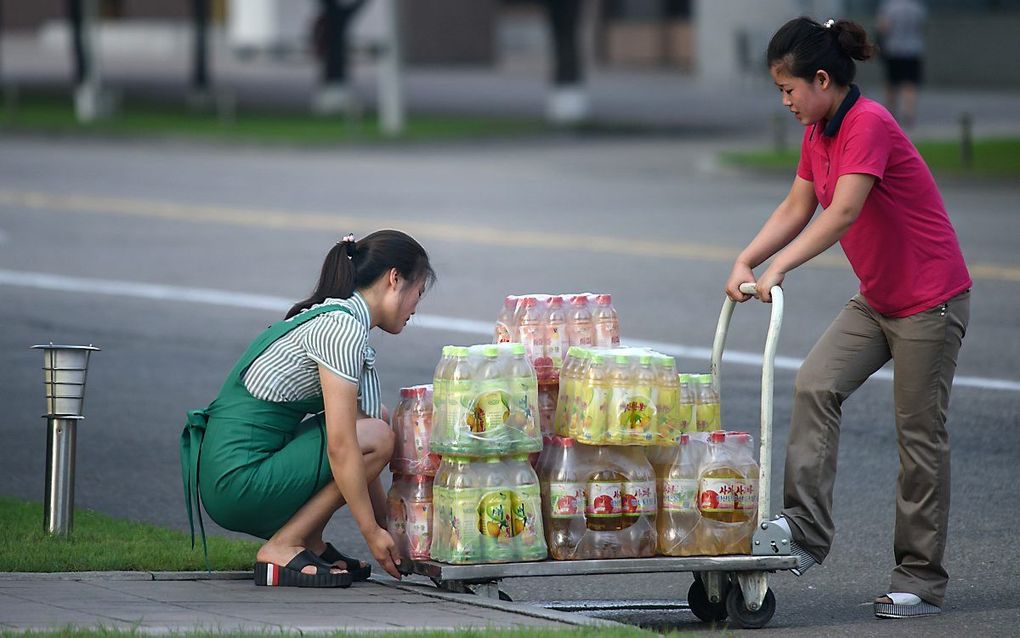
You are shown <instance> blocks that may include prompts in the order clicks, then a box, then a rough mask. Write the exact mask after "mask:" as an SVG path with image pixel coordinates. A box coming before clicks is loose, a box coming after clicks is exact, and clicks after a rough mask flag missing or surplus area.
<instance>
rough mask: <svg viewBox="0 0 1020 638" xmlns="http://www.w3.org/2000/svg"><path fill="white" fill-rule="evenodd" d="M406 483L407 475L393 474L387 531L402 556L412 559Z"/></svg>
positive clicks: (388, 505)
mask: <svg viewBox="0 0 1020 638" xmlns="http://www.w3.org/2000/svg"><path fill="white" fill-rule="evenodd" d="M406 483H407V481H406V476H405V475H403V474H394V475H393V483H391V484H390V490H389V492H387V494H386V531H388V532H389V533H390V536H392V537H393V542H394V543H395V544H396V546H397V553H398V554H399V555H400V557H401V558H407V559H410V557H411V552H410V548H409V545H408V540H407V507H406V505H405V496H406V492H407V489H406Z"/></svg>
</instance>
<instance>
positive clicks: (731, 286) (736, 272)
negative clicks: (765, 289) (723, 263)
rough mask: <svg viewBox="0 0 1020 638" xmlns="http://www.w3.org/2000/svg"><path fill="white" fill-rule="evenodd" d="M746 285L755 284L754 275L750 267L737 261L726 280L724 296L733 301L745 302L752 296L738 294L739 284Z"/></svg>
mask: <svg viewBox="0 0 1020 638" xmlns="http://www.w3.org/2000/svg"><path fill="white" fill-rule="evenodd" d="M746 283H752V284H753V283H755V278H754V273H753V272H752V271H751V267H750V266H748V265H747V264H745V263H742V262H739V261H738V262H736V263H735V264H733V271H732V272H730V277H729V279H727V280H726V296H727V297H729V298H730V299H732V300H733V301H740V302H743V301H747V300H748V299H750V298H751V297H752V295H748V294H745V293H742V292H740V284H746Z"/></svg>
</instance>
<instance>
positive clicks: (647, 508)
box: [622, 481, 655, 516]
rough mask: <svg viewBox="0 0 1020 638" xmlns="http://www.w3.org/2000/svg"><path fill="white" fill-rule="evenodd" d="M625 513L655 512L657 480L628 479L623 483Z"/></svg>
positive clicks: (634, 514)
mask: <svg viewBox="0 0 1020 638" xmlns="http://www.w3.org/2000/svg"><path fill="white" fill-rule="evenodd" d="M622 505H623V513H624V514H625V515H627V516H641V515H643V514H654V513H655V481H627V482H626V483H624V484H623V497H622Z"/></svg>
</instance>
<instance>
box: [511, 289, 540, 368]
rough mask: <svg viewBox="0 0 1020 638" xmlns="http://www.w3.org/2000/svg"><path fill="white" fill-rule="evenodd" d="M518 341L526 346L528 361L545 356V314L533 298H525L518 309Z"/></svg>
mask: <svg viewBox="0 0 1020 638" xmlns="http://www.w3.org/2000/svg"><path fill="white" fill-rule="evenodd" d="M518 311H519V315H518V317H519V318H518V320H517V341H519V342H520V343H523V344H524V349H525V350H526V351H527V354H528V359H530V360H531V361H534V360H535V357H544V356H545V326H544V325H543V324H544V321H543V320H544V319H545V317H544V316H543V315H544V313H543V312H542V309H541V308H540V307H539V305H538V299H537V298H535V297H533V296H528V297H524V299H522V300H521V304H520V307H519V308H518Z"/></svg>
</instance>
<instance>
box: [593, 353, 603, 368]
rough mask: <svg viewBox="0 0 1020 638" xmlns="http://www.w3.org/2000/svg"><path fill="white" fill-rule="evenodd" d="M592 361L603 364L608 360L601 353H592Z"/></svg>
mask: <svg viewBox="0 0 1020 638" xmlns="http://www.w3.org/2000/svg"><path fill="white" fill-rule="evenodd" d="M591 362H592V363H594V364H598V365H601V364H603V363H605V362H606V358H605V357H603V356H602V355H600V354H595V353H594V352H593V353H591Z"/></svg>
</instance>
